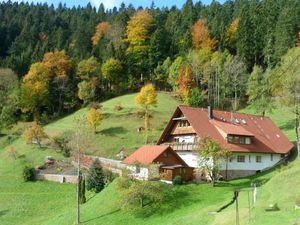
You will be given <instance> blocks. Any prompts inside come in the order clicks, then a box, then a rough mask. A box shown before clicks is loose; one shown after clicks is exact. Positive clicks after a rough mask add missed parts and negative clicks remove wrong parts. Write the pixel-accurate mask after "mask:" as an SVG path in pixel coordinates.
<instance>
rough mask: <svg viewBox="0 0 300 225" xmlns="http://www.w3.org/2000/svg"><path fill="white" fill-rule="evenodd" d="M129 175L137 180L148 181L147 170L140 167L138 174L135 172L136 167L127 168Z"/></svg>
mask: <svg viewBox="0 0 300 225" xmlns="http://www.w3.org/2000/svg"><path fill="white" fill-rule="evenodd" d="M127 169H128V171H129V174H130V175H131V176H133V177H135V178H137V179H140V180H147V179H148V168H146V167H140V172H139V173H138V172H137V170H136V166H127Z"/></svg>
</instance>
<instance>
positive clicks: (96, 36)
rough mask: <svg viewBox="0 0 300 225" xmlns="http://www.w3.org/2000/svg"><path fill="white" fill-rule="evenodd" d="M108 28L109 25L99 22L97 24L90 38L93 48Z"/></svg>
mask: <svg viewBox="0 0 300 225" xmlns="http://www.w3.org/2000/svg"><path fill="white" fill-rule="evenodd" d="M110 28H111V25H110V23H108V22H101V23H99V24H97V26H96V31H95V34H94V36H93V37H92V43H93V45H94V46H95V45H97V44H98V42H99V40H100V39H101V37H102V36H103V35H106V34H107V32H108V31H109V29H110Z"/></svg>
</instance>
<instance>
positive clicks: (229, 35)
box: [225, 18, 239, 51]
mask: <svg viewBox="0 0 300 225" xmlns="http://www.w3.org/2000/svg"><path fill="white" fill-rule="evenodd" d="M238 25H239V19H238V18H237V19H235V20H233V21H232V23H231V24H230V26H229V28H228V29H227V32H226V36H225V41H226V44H227V47H228V48H229V49H230V50H231V51H233V49H236V35H237V29H238Z"/></svg>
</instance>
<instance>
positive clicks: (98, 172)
mask: <svg viewBox="0 0 300 225" xmlns="http://www.w3.org/2000/svg"><path fill="white" fill-rule="evenodd" d="M86 181H87V187H86V188H87V190H92V191H94V192H96V193H98V192H100V191H102V189H103V188H104V185H105V182H104V173H103V169H102V166H101V164H100V161H99V159H95V161H94V162H93V164H92V166H91V168H90V169H89V172H88V175H87V180H86Z"/></svg>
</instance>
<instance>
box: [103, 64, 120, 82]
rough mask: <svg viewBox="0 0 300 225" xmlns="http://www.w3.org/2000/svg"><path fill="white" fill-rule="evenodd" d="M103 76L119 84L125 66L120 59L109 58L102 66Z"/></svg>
mask: <svg viewBox="0 0 300 225" xmlns="http://www.w3.org/2000/svg"><path fill="white" fill-rule="evenodd" d="M101 71H102V74H103V77H104V78H105V79H106V80H108V81H109V82H110V83H111V84H114V85H116V84H118V83H119V82H120V80H121V78H122V71H123V66H122V64H121V62H120V61H119V60H118V59H113V58H111V59H108V60H107V61H106V62H105V63H104V64H103V65H102V67H101Z"/></svg>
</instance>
